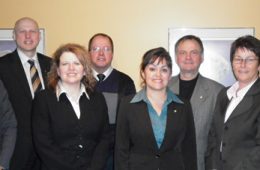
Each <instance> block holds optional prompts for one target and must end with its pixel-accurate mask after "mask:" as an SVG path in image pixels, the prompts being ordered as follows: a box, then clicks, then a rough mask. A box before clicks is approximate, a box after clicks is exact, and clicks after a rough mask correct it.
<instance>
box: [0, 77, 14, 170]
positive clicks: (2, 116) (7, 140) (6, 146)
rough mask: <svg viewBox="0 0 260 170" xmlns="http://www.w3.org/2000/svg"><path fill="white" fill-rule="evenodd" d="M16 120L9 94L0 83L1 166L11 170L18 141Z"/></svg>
mask: <svg viewBox="0 0 260 170" xmlns="http://www.w3.org/2000/svg"><path fill="white" fill-rule="evenodd" d="M16 126H17V122H16V118H15V114H14V111H13V108H12V106H11V104H10V102H9V99H8V95H7V92H6V90H5V88H4V86H3V84H2V82H1V81H0V127H1V129H0V131H1V141H2V143H1V146H0V166H3V167H4V168H6V169H8V168H9V161H10V159H11V156H12V153H13V150H14V147H15V141H16V131H17V129H16Z"/></svg>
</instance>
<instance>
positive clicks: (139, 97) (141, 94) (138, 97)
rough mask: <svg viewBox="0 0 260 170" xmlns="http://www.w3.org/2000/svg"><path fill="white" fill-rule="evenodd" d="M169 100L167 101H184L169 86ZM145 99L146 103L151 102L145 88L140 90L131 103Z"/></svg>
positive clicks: (181, 102)
mask: <svg viewBox="0 0 260 170" xmlns="http://www.w3.org/2000/svg"><path fill="white" fill-rule="evenodd" d="M166 91H167V100H166V103H167V104H168V103H171V102H172V101H174V102H176V103H180V104H183V101H181V99H180V98H179V97H178V96H176V95H175V94H174V93H173V92H172V91H171V90H170V89H169V88H167V90H166ZM142 100H143V101H144V102H146V103H148V102H149V100H148V98H147V96H146V89H145V88H143V89H142V90H140V91H139V92H138V93H137V94H136V95H135V96H134V97H133V99H132V100H131V101H130V103H137V102H140V101H142Z"/></svg>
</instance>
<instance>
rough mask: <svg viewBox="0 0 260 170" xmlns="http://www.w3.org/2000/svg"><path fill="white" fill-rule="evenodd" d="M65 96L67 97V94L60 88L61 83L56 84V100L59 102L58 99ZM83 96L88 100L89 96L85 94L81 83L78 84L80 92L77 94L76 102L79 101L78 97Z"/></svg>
mask: <svg viewBox="0 0 260 170" xmlns="http://www.w3.org/2000/svg"><path fill="white" fill-rule="evenodd" d="M63 93H64V94H66V96H67V92H66V89H65V88H64V87H63V86H62V83H61V81H59V82H58V84H57V86H56V97H57V100H58V101H59V98H60V96H61V95H62V94H63ZM83 94H85V95H86V96H87V98H88V99H89V95H88V93H87V92H86V88H85V86H84V84H83V83H81V84H80V92H79V96H78V99H77V102H78V101H79V99H80V97H81V96H82V95H83Z"/></svg>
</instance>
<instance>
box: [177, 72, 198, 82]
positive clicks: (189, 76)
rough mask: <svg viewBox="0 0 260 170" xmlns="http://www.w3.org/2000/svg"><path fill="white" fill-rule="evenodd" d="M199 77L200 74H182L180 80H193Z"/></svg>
mask: <svg viewBox="0 0 260 170" xmlns="http://www.w3.org/2000/svg"><path fill="white" fill-rule="evenodd" d="M197 75H198V72H196V73H180V79H181V80H193V79H195V78H196V76H197Z"/></svg>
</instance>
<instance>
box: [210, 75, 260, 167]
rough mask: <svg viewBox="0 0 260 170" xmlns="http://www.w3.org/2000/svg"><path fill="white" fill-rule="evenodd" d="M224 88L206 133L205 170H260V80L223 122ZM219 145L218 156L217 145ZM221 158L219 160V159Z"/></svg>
mask: <svg viewBox="0 0 260 170" xmlns="http://www.w3.org/2000/svg"><path fill="white" fill-rule="evenodd" d="M227 89H228V88H225V89H223V90H222V91H221V92H220V93H219V96H218V99H217V103H216V108H215V111H214V117H213V124H212V127H211V130H210V134H209V144H208V151H207V161H206V163H207V168H206V169H207V170H211V169H217V170H259V169H260V79H258V80H257V81H256V82H255V83H254V84H253V85H252V87H251V88H250V89H249V90H248V92H247V93H246V95H245V96H244V98H243V99H242V101H241V102H240V103H239V104H238V106H237V107H236V108H235V109H234V111H233V112H232V114H231V115H230V117H229V118H228V120H227V121H226V122H225V123H224V118H225V113H226V109H227V106H228V103H229V99H228V97H227ZM221 141H223V142H222V148H223V149H222V154H221V155H220V144H221ZM220 158H221V159H220Z"/></svg>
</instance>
